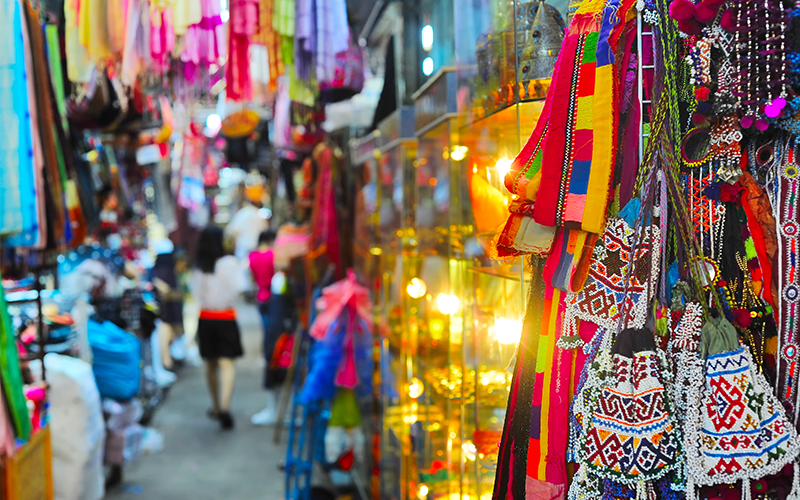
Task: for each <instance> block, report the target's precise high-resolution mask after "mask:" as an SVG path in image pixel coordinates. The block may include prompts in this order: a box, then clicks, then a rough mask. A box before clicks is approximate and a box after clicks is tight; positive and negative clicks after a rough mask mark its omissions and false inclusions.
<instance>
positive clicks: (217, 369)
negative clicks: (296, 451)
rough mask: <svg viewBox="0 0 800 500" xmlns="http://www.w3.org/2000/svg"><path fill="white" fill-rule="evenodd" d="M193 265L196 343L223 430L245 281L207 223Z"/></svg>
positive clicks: (228, 421)
mask: <svg viewBox="0 0 800 500" xmlns="http://www.w3.org/2000/svg"><path fill="white" fill-rule="evenodd" d="M195 266H196V269H195V270H194V271H193V273H192V277H191V281H190V289H191V291H192V295H193V296H194V299H195V301H196V302H197V305H198V307H199V308H200V320H199V321H198V324H197V342H198V344H199V347H200V356H201V357H202V358H203V360H204V361H205V365H206V378H207V382H208V391H209V393H210V395H211V410H209V416H210V417H212V418H215V419H218V420H219V422H220V425H221V426H222V428H223V429H232V428H233V417H232V416H231V414H230V404H231V398H232V397H233V387H234V383H235V380H236V371H235V367H234V359H236V358H238V357H241V356H242V354H243V353H244V352H243V350H242V341H241V335H240V333H239V325H238V324H237V323H236V311H235V309H234V305H235V304H236V301H237V299H238V297H239V295H240V294H241V293H242V292H243V291H244V289H245V283H244V279H243V276H242V273H241V272H240V268H239V264H238V261H237V260H236V258H235V257H233V256H231V255H225V247H224V245H223V232H222V229H220V228H219V227H216V226H208V227H206V228H205V229H203V231H202V232H201V233H200V238H199V240H198V245H197V258H196V259H195Z"/></svg>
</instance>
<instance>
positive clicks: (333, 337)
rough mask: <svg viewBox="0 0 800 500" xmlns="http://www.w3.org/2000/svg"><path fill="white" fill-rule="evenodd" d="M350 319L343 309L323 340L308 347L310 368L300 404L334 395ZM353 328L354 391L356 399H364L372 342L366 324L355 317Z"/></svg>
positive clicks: (368, 385)
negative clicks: (355, 381) (309, 348)
mask: <svg viewBox="0 0 800 500" xmlns="http://www.w3.org/2000/svg"><path fill="white" fill-rule="evenodd" d="M349 319H350V318H349V312H348V310H347V309H344V310H343V311H342V313H341V314H340V315H339V317H338V318H337V319H336V321H334V322H333V323H332V324H331V326H330V328H329V329H328V333H327V334H326V335H325V338H324V339H322V340H320V341H318V342H316V343H314V345H313V346H312V347H311V351H310V353H309V365H310V368H309V372H308V375H307V376H306V381H305V384H304V385H303V390H302V391H301V392H300V404H302V405H307V404H309V403H311V402H313V401H318V400H330V399H331V398H333V396H334V394H336V383H335V379H336V374H337V373H338V372H339V369H340V367H341V366H342V363H343V361H344V356H345V342H346V340H347V337H346V333H347V328H348V326H349V325H350V321H349ZM353 326H354V331H353V332H352V334H353V354H354V360H355V366H356V376H357V378H358V383H357V385H356V387H355V389H354V390H355V393H356V395H357V396H359V397H363V396H368V395H369V394H371V391H372V348H373V339H372V332H371V330H370V327H369V324H368V323H367V322H366V321H364V320H363V319H362V318H360V317H358V316H357V317H356V318H355V322H354V325H353Z"/></svg>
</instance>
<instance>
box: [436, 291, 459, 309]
mask: <svg viewBox="0 0 800 500" xmlns="http://www.w3.org/2000/svg"><path fill="white" fill-rule="evenodd" d="M460 305H461V301H460V300H459V299H458V297H456V296H455V295H450V294H447V293H440V294H439V295H437V296H436V307H438V308H439V312H441V313H442V314H454V313H455V312H456V311H458V307H459V306H460Z"/></svg>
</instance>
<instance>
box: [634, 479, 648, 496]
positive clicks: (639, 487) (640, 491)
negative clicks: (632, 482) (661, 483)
mask: <svg viewBox="0 0 800 500" xmlns="http://www.w3.org/2000/svg"><path fill="white" fill-rule="evenodd" d="M636 500H647V484H646V483H645V482H644V481H639V482H638V483H637V484H636Z"/></svg>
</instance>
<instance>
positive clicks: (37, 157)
mask: <svg viewBox="0 0 800 500" xmlns="http://www.w3.org/2000/svg"><path fill="white" fill-rule="evenodd" d="M19 3H20V10H19V17H20V25H19V28H20V34H21V40H22V43H21V44H20V45H18V47H17V48H18V49H21V50H22V57H23V59H22V60H24V64H25V73H26V78H25V83H26V87H27V88H26V92H25V94H19V96H20V97H19V98H18V101H20V102H18V103H17V104H21V102H22V101H23V99H22V97H21V96H23V95H25V96H27V103H28V104H27V108H28V113H29V116H30V121H29V123H28V137H29V138H30V145H31V152H32V154H31V156H30V161H31V162H32V166H31V168H25V167H23V168H22V169H21V171H20V190H21V191H22V199H23V203H24V205H23V208H22V212H23V218H24V220H25V222H24V229H23V232H21V233H20V234H17V235H14V236H12V237H11V238H9V239H8V243H9V245H12V246H25V247H33V248H41V247H42V246H44V244H45V241H46V240H45V232H46V230H47V222H48V221H47V218H46V217H45V195H44V190H45V186H44V152H43V146H42V140H41V135H40V134H39V113H38V107H37V106H36V78H35V77H34V75H35V73H34V69H33V58H32V53H31V44H30V37H29V36H28V23H27V18H26V13H25V11H24V8H23V7H22V5H23V3H22V2H21V1H20V2H19Z"/></svg>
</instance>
